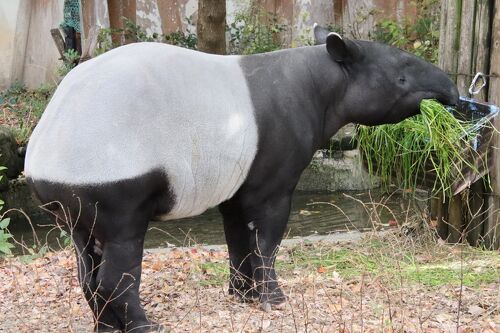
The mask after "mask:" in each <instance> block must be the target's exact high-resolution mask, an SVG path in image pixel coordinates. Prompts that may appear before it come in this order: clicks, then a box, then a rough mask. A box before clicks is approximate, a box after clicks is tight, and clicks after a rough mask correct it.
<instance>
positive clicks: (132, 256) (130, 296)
mask: <svg viewBox="0 0 500 333" xmlns="http://www.w3.org/2000/svg"><path fill="white" fill-rule="evenodd" d="M136 210H137V211H141V210H142V209H140V208H137V209H136ZM143 215H144V214H134V213H129V214H124V212H123V211H121V212H118V213H116V212H115V213H114V214H104V216H103V215H102V214H101V218H102V221H106V222H107V225H106V228H107V230H108V233H107V235H106V236H105V237H106V239H105V240H104V242H103V244H102V258H101V264H100V267H99V270H98V272H97V276H96V282H97V284H98V288H97V292H98V293H99V296H100V297H102V299H103V300H104V301H105V302H106V306H107V307H110V309H111V310H112V311H113V313H114V314H115V315H116V317H117V318H118V320H119V321H120V323H121V325H122V326H123V327H124V330H125V331H126V332H134V333H135V332H138V333H142V332H157V331H161V326H160V325H158V324H155V323H152V322H151V321H149V320H148V319H147V317H146V314H145V312H144V310H143V308H142V307H141V304H140V300H139V285H140V281H141V263H142V254H143V246H144V236H145V234H146V229H147V225H148V218H147V217H145V216H143Z"/></svg>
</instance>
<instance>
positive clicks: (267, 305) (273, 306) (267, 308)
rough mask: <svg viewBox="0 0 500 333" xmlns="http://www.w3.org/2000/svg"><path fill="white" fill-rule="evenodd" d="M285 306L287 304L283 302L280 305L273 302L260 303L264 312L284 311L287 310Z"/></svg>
mask: <svg viewBox="0 0 500 333" xmlns="http://www.w3.org/2000/svg"><path fill="white" fill-rule="evenodd" d="M285 306H286V302H282V303H278V304H274V303H271V302H263V303H260V308H261V309H262V310H263V311H264V312H271V310H283V309H284V308H285Z"/></svg>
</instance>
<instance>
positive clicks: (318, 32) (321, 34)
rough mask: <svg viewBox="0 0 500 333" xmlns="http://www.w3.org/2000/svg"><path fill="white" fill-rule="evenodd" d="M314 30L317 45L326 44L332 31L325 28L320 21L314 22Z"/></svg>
mask: <svg viewBox="0 0 500 333" xmlns="http://www.w3.org/2000/svg"><path fill="white" fill-rule="evenodd" d="M313 30H314V41H315V42H316V45H320V44H325V43H326V37H327V36H328V34H329V33H330V31H329V30H328V29H326V28H323V27H322V26H320V25H319V24H318V23H314V26H313Z"/></svg>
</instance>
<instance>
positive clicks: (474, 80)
mask: <svg viewBox="0 0 500 333" xmlns="http://www.w3.org/2000/svg"><path fill="white" fill-rule="evenodd" d="M479 78H481V80H483V83H482V84H481V85H480V86H479V87H478V88H477V89H475V87H476V84H477V81H478V80H479ZM485 86H486V75H484V74H483V73H481V72H477V74H476V76H474V78H473V79H472V83H471V84H470V87H469V94H470V95H471V96H472V95H477V94H479V92H480V91H481V89H483V88H484V87H485ZM474 89H475V90H474Z"/></svg>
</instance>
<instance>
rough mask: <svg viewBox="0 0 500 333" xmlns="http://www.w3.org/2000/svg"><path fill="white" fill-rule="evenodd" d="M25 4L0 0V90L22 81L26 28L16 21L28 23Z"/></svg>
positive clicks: (20, 0)
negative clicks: (0, 0) (20, 26)
mask: <svg viewBox="0 0 500 333" xmlns="http://www.w3.org/2000/svg"><path fill="white" fill-rule="evenodd" d="M26 4H27V1H23V0H11V1H3V2H0V90H1V89H5V88H7V87H9V86H10V85H11V83H13V82H15V81H22V70H23V67H24V63H23V62H24V51H25V48H26V37H27V33H28V29H27V28H25V29H20V28H19V24H18V22H19V23H24V24H25V26H28V25H29V11H28V10H26V8H25V7H26ZM26 13H28V14H27V15H26ZM21 21H22V22H21Z"/></svg>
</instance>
